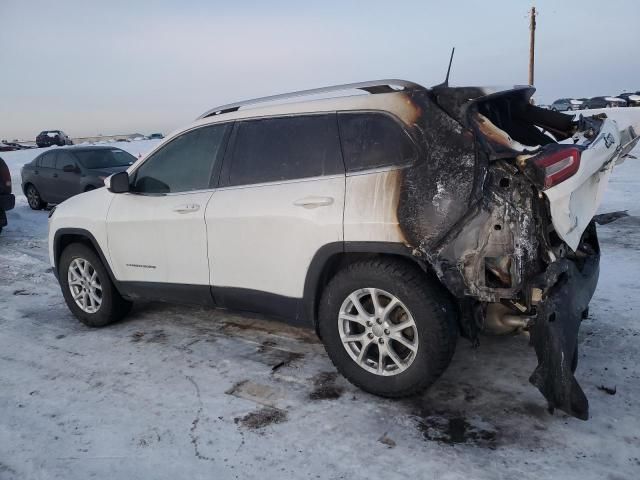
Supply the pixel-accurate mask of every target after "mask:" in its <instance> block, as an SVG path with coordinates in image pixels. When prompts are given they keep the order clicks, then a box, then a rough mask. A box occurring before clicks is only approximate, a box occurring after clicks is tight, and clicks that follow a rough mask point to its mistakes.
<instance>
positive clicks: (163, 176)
mask: <svg viewBox="0 0 640 480" xmlns="http://www.w3.org/2000/svg"><path fill="white" fill-rule="evenodd" d="M229 128H230V127H229V126H227V125H216V126H211V127H203V128H198V129H196V130H191V131H190V132H187V133H184V134H182V135H181V136H179V137H177V138H176V139H174V140H172V141H171V142H169V143H168V144H167V145H165V146H164V147H162V148H161V149H160V150H158V151H157V152H156V153H154V154H153V155H152V156H151V157H149V158H148V159H147V160H146V161H145V162H144V163H143V164H142V165H141V166H140V168H138V169H137V170H136V173H135V181H134V186H133V190H134V191H137V192H144V193H169V192H187V191H191V190H202V189H206V188H209V187H210V183H211V177H212V174H213V167H214V165H215V164H216V162H218V161H220V158H219V157H220V156H221V155H222V154H223V153H224V148H223V147H224V141H225V139H226V136H227V135H226V133H227V131H228V129H229Z"/></svg>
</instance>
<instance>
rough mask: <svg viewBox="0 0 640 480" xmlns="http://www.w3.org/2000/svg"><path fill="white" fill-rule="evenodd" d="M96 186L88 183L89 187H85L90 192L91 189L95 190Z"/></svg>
mask: <svg viewBox="0 0 640 480" xmlns="http://www.w3.org/2000/svg"><path fill="white" fill-rule="evenodd" d="M95 189H96V187H94V186H93V185H87V187H86V188H85V189H84V191H85V192H90V191H91V190H95Z"/></svg>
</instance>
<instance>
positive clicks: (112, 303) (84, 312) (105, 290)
mask: <svg viewBox="0 0 640 480" xmlns="http://www.w3.org/2000/svg"><path fill="white" fill-rule="evenodd" d="M76 260H77V261H78V262H80V264H83V265H84V269H85V271H86V272H87V275H92V274H93V273H94V272H95V280H94V281H95V282H96V283H98V284H99V286H100V289H99V291H97V289H96V290H94V291H95V295H96V296H97V298H99V299H100V302H99V305H97V308H96V303H97V302H95V301H94V300H92V298H91V297H90V295H88V294H87V295H82V296H81V297H80V299H79V301H80V302H84V303H85V304H86V305H87V307H88V308H86V309H84V308H82V307H81V305H79V304H78V303H77V302H76V300H75V299H74V297H73V293H72V290H71V287H70V286H69V280H70V276H72V275H70V274H69V270H70V266H71V265H72V264H73V267H72V269H73V271H74V272H76V279H77V278H81V275H78V273H79V269H78V266H79V265H78V263H74V262H75V261H76ZM58 272H59V281H60V288H61V289H62V295H63V296H64V299H65V301H66V302H67V306H68V307H69V310H71V312H72V313H73V314H74V315H75V317H76V318H77V319H78V320H80V321H81V322H82V323H84V324H85V325H87V326H88V327H104V326H105V325H109V324H110V323H113V322H117V321H118V320H120V319H122V318H123V317H125V316H126V315H127V314H128V313H129V311H130V310H131V306H132V303H131V302H129V301H128V300H125V299H124V298H122V296H121V295H120V293H119V292H118V290H116V288H115V286H114V285H113V282H112V281H111V278H110V277H109V273H108V272H107V269H106V268H105V267H104V265H103V264H102V262H101V261H100V258H99V257H98V255H97V254H96V252H95V251H94V250H93V249H91V248H90V247H88V246H87V245H84V244H82V243H72V244H71V245H69V246H68V247H67V248H65V249H64V251H63V252H62V255H61V257H60V264H59V265H58ZM84 286H89V285H88V283H85V284H84ZM73 288H74V291H75V292H79V293H82V289H83V286H82V285H75V286H74V287H73ZM88 310H90V311H88Z"/></svg>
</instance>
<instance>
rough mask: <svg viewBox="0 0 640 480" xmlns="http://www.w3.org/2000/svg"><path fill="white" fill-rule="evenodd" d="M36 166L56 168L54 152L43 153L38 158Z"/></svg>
mask: <svg viewBox="0 0 640 480" xmlns="http://www.w3.org/2000/svg"><path fill="white" fill-rule="evenodd" d="M38 166H39V167H42V168H56V154H55V153H45V154H44V155H43V156H41V157H40V160H38Z"/></svg>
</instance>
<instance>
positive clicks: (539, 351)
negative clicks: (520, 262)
mask: <svg viewBox="0 0 640 480" xmlns="http://www.w3.org/2000/svg"><path fill="white" fill-rule="evenodd" d="M599 270H600V254H599V253H593V254H592V255H589V256H585V257H584V258H583V259H581V260H580V262H579V263H577V262H576V261H573V260H569V259H562V260H558V261H556V262H554V263H552V264H551V265H550V266H549V268H548V269H547V270H546V272H544V273H543V274H541V275H540V276H539V277H538V278H537V281H536V282H535V283H537V284H538V285H539V286H540V287H541V288H542V289H543V290H545V291H546V295H545V296H544V299H543V300H542V302H541V303H540V304H538V309H537V315H536V317H535V320H534V322H533V325H531V327H530V332H531V344H532V345H533V347H534V349H535V351H536V355H537V357H538V366H537V367H536V369H535V370H534V372H533V374H532V375H531V377H530V378H529V381H530V382H531V383H532V384H533V385H535V386H536V387H537V388H538V390H540V393H542V395H544V397H545V398H546V399H547V401H548V403H549V410H550V411H553V410H554V409H556V408H558V409H560V410H562V411H564V412H566V413H568V414H569V415H572V416H574V417H577V418H579V419H581V420H587V419H588V418H589V401H588V400H587V397H586V396H585V394H584V392H583V391H582V388H581V387H580V385H579V384H578V382H577V380H576V378H575V377H574V375H573V373H574V371H575V369H576V366H577V361H578V330H579V328H580V322H581V321H582V315H583V312H585V311H586V310H587V308H588V306H589V301H590V300H591V297H592V296H593V292H594V291H595V289H596V284H597V283H598V274H599Z"/></svg>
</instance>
